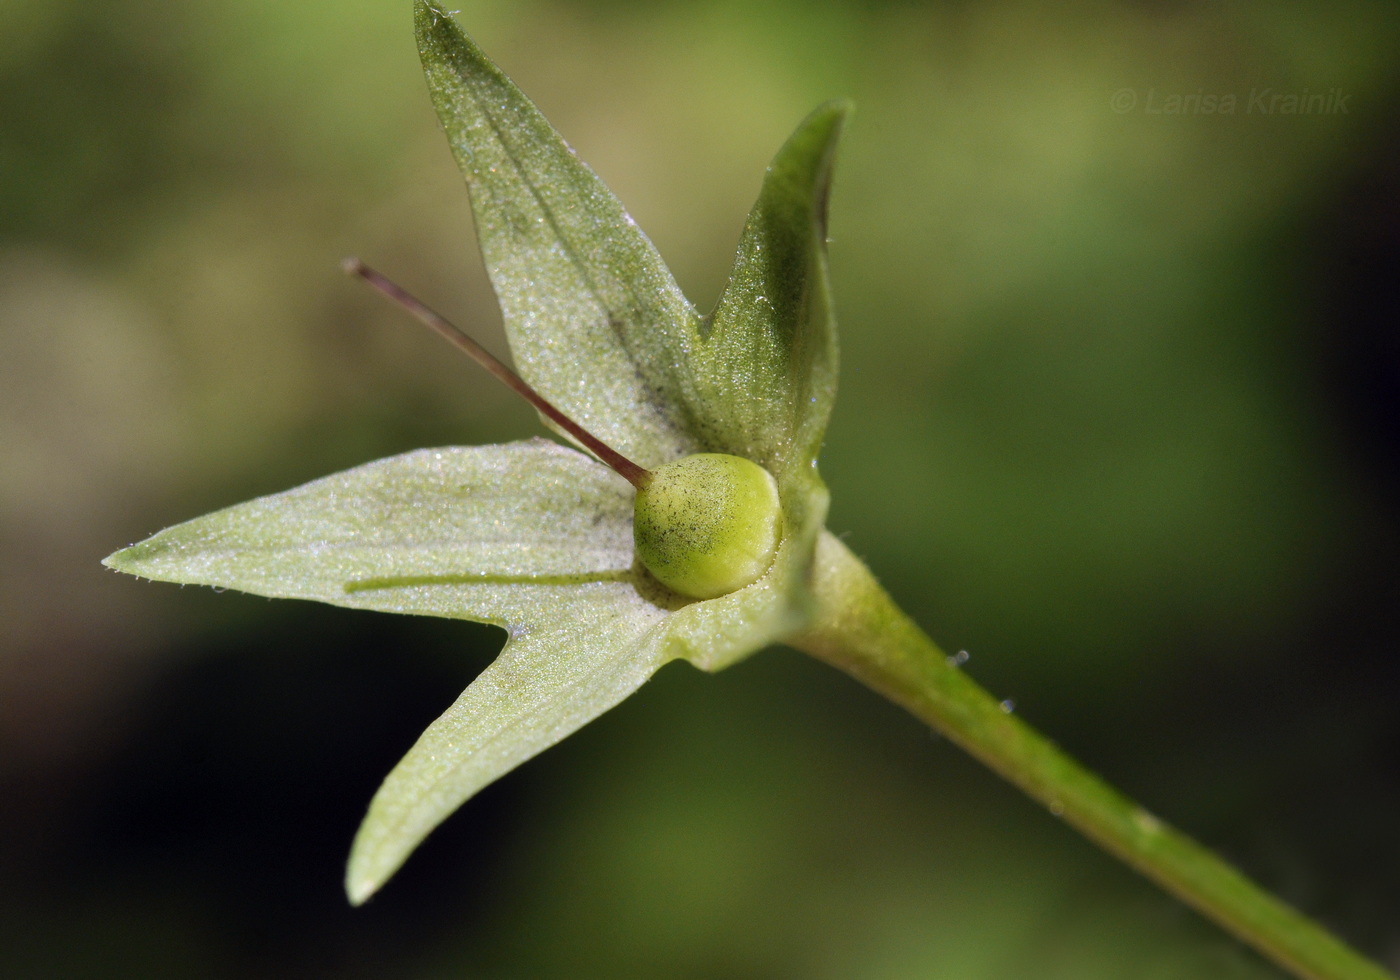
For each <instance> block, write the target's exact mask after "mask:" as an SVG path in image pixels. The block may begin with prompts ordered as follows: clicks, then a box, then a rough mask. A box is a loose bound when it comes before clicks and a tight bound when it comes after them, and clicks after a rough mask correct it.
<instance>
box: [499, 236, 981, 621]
mask: <svg viewBox="0 0 1400 980" xmlns="http://www.w3.org/2000/svg"><path fill="white" fill-rule="evenodd" d="M483 224H484V223H483ZM564 224H567V223H564ZM911 253H913V252H911ZM564 279H567V276H564ZM959 479H960V477H959ZM909 486H914V483H913V482H909ZM804 498H805V497H804ZM812 500H818V498H816V497H812ZM785 503H787V501H785ZM808 526H813V528H815V526H819V521H818V522H816V524H811V525H808ZM895 526H896V528H897V522H896V525H895ZM892 533H897V531H896V532H892ZM792 553H794V554H797V560H802V556H801V549H798V550H795V552H792ZM703 605H707V603H697V606H696V608H699V606H703ZM731 612H734V613H735V615H732V616H731V619H729V620H728V622H729V623H731V624H734V626H736V627H742V626H743V610H742V609H739V610H731ZM678 619H679V617H678ZM697 636H701V637H703V633H697Z"/></svg>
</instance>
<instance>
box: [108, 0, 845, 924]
mask: <svg viewBox="0 0 1400 980" xmlns="http://www.w3.org/2000/svg"><path fill="white" fill-rule="evenodd" d="M416 10H417V24H418V36H419V42H420V49H421V54H422V57H423V63H424V68H425V71H426V73H427V76H428V82H429V88H430V90H431V92H432V94H433V99H434V102H435V104H436V105H437V107H438V110H439V113H440V115H441V116H442V118H443V121H444V125H445V126H446V128H447V130H448V134H449V138H450V140H451V142H452V145H453V149H454V152H455V154H456V156H457V158H458V162H459V164H460V165H461V166H462V169H463V172H464V173H465V174H466V176H467V181H468V187H469V189H470V190H471V194H472V203H473V208H474V211H475V214H476V217H477V224H478V229H479V232H480V236H481V240H482V249H483V252H484V254H485V257H486V261H487V267H488V270H489V272H490V274H491V277H492V281H493V285H494V286H495V288H496V291H497V293H498V295H499V297H500V299H501V305H502V309H503V311H504V313H505V317H506V324H507V330H508V333H509V335H510V338H511V341H512V346H513V349H514V352H515V355H516V360H517V364H518V365H519V367H520V369H521V371H522V373H523V374H525V375H526V376H527V378H529V379H530V380H531V381H532V382H534V383H535V384H536V385H537V386H538V387H539V388H540V390H541V392H542V393H543V394H544V395H545V396H546V397H548V398H550V399H552V400H554V401H555V402H556V403H557V404H558V405H559V406H560V407H561V408H563V409H564V410H565V411H566V413H569V414H571V415H572V416H573V417H574V418H575V419H576V420H578V421H579V422H581V423H582V424H584V425H585V426H586V427H588V428H589V429H591V430H592V431H593V432H594V433H595V434H597V435H599V436H601V437H602V438H604V439H605V440H606V441H609V442H611V443H612V444H613V445H614V446H615V447H616V448H618V449H620V450H621V451H623V452H624V453H625V454H626V455H629V456H631V457H632V458H633V459H635V460H636V461H638V462H640V463H642V464H643V465H651V466H657V465H660V464H662V463H665V462H667V461H670V460H674V459H675V458H676V457H678V456H684V455H687V454H689V453H692V452H694V451H695V450H697V449H701V448H704V449H710V448H713V449H717V450H721V451H726V450H733V451H741V450H747V451H751V452H756V453H761V456H762V459H763V460H764V461H766V462H768V463H769V464H770V465H771V466H772V467H773V469H774V472H775V473H776V475H777V493H778V495H779V497H780V499H781V504H782V512H781V514H769V515H768V518H769V524H770V528H769V530H770V532H771V530H772V529H773V528H774V527H781V528H783V529H784V536H783V538H782V540H781V542H780V543H778V544H777V546H776V549H775V548H774V547H773V544H772V543H771V542H765V543H764V544H763V546H762V549H761V550H762V551H763V552H764V554H763V555H762V556H761V563H762V567H761V568H757V564H756V562H757V559H752V558H751V562H753V563H754V567H751V568H750V569H748V570H747V571H746V572H745V574H743V575H742V576H740V578H742V582H740V581H738V580H731V581H730V582H729V583H728V585H729V588H727V589H723V590H719V589H716V588H715V587H714V586H715V581H714V574H713V570H711V573H710V574H708V575H707V576H705V578H706V581H705V583H704V584H705V588H704V589H703V590H702V591H704V592H705V594H706V597H707V601H702V602H693V601H689V600H687V599H686V598H684V597H683V596H680V595H677V594H675V593H674V592H671V591H670V590H669V589H667V588H665V587H663V586H661V585H659V584H658V583H657V582H656V581H655V580H654V579H653V578H652V577H651V576H650V575H649V574H647V573H646V572H645V571H643V570H641V569H639V568H638V567H637V565H636V562H635V560H634V557H633V549H632V497H633V495H632V491H631V488H630V487H629V486H628V485H627V484H626V482H625V481H624V480H622V479H621V478H620V477H618V476H617V475H616V474H614V473H612V471H610V470H608V469H607V468H606V467H604V466H603V465H602V464H601V463H597V462H595V461H593V460H591V459H589V458H588V457H586V456H584V455H582V454H580V453H577V452H574V451H572V450H569V449H566V448H563V447H559V446H556V445H554V444H552V443H545V442H542V441H533V442H527V443H512V444H508V445H504V446H490V447H482V448H476V449H460V448H458V449H439V450H421V451H418V452H415V453H410V454H407V455H405V456H400V457H395V458H392V459H387V460H381V461H379V462H377V463H370V464H367V465H365V466H361V467H358V468H356V469H353V470H349V471H347V472H344V473H340V474H337V475H335V476H331V477H326V478H324V479H321V480H317V481H314V482H313V483H310V484H307V485H306V486H303V487H300V488H297V489H295V490H291V491H287V492H286V493H282V494H276V495H273V496H270V497H263V498H260V499H258V500H254V501H250V502H249V503H246V504H241V505H238V506H235V507H231V508H227V509H225V510H222V511H219V512H217V513H214V514H210V515H208V516H207V517H203V518H198V519H196V520H193V521H189V522H186V523H185V524H181V525H179V526H177V527H174V528H170V529H168V530H166V531H163V532H161V533H160V534H158V535H155V536H154V537H152V538H150V539H148V540H147V541H145V542H142V543H141V544H138V545H135V546H133V547H131V548H128V549H126V550H125V551H122V552H119V553H117V554H116V555H113V556H112V557H110V558H109V559H107V563H108V564H109V565H110V566H111V567H113V568H117V569H119V570H121V571H127V572H131V573H133V574H137V575H142V576H145V577H147V578H154V579H163V580H167V581H176V582H185V583H193V584H205V585H215V586H219V587H224V588H234V589H240V590H242V591H246V592H253V593H257V594H260V595H267V596H274V597H279V598H303V599H319V600H321V601H324V602H330V603H334V604H336V605H344V606H353V607H357V608H367V609H378V610H382V611H387V612H404V613H420V614H426V615H437V616H446V617H450V618H458V619H473V620H479V621H484V622H491V623H496V624H498V625H502V626H505V627H506V628H507V629H508V630H509V632H510V634H511V640H510V642H509V644H508V646H507V649H506V650H505V651H504V652H503V653H502V655H501V656H500V658H498V659H497V661H496V662H495V663H494V664H493V665H492V666H491V667H489V668H488V669H487V670H486V671H485V672H483V673H482V674H481V675H480V676H479V677H478V678H477V679H476V680H475V681H474V682H473V683H472V684H471V686H470V687H469V688H468V689H467V691H466V692H465V693H464V694H463V695H462V697H461V698H459V699H458V701H457V702H456V704H454V705H453V706H452V708H450V709H449V710H448V712H447V713H446V714H444V715H443V716H442V717H441V718H439V719H438V721H437V722H435V723H434V724H433V725H432V726H431V727H430V728H429V729H428V731H427V732H426V733H425V734H424V735H423V737H422V739H420V740H419V742H418V743H417V744H416V745H415V746H414V748H413V749H412V750H411V751H410V752H409V753H408V755H406V756H405V757H404V759H403V761H402V762H400V763H399V765H398V766H397V767H396V768H395V770H394V771H393V772H392V773H391V774H390V776H389V777H388V779H386V780H385V782H384V785H383V786H382V787H381V788H380V790H379V792H378V794H376V796H375V799H374V802H373V803H372V804H371V806H370V811H369V814H368V816H367V817H366V819H365V822H364V824H363V825H362V826H361V829H360V833H359V834H358V836H357V838H356V842H355V846H354V849H353V852H352V856H351V861H350V866H349V869H348V871H347V890H348V892H349V894H350V897H351V900H352V901H354V902H356V903H358V902H362V901H364V900H365V898H367V897H368V896H369V895H370V894H372V893H373V892H374V891H375V890H376V889H377V888H378V887H379V886H380V885H382V884H383V883H384V881H386V880H387V879H388V877H389V876H390V875H392V874H393V872H394V871H395V870H396V869H397V868H398V867H399V866H400V865H401V864H402V863H403V861H404V860H405V858H406V857H407V856H408V854H409V853H411V852H412V850H413V849H414V848H415V847H416V846H417V845H418V844H419V843H420V842H421V841H422V839H423V838H424V837H425V836H426V835H427V834H428V833H429V832H430V831H431V830H432V829H433V828H434V827H436V826H437V825H438V824H439V823H440V822H441V821H442V820H443V819H444V818H445V817H447V816H448V815H449V814H450V813H451V812H452V811H453V810H455V809H456V808H457V807H458V806H460V805H461V804H462V803H463V802H464V801H465V800H466V799H468V798H469V797H470V796H471V795H472V794H473V793H475V792H476V791H477V790H479V789H480V788H481V787H483V786H485V785H486V784H488V783H490V782H491V781H492V780H494V779H496V778H498V777H499V776H501V775H502V774H504V773H506V772H508V771H509V770H511V769H512V768H514V767H515V766H517V765H519V764H520V763H521V762H523V761H524V760H525V759H528V758H529V757H531V756H533V755H535V754H536V753H538V752H540V751H541V750H543V749H545V748H547V747H548V746H550V745H552V744H554V743H555V742H557V741H558V740H559V739H561V738H563V737H564V736H565V735H567V734H569V733H570V732H572V731H574V730H576V729H577V728H578V727H580V726H581V725H583V724H585V723H586V722H588V721H589V720H590V719H592V718H594V717H596V716H597V715H599V714H601V713H602V712H603V711H606V710H607V709H608V708H610V707H612V706H613V705H615V704H616V703H617V702H618V701H620V700H622V699H623V698H625V697H626V696H627V695H628V694H630V693H631V692H632V691H634V690H635V689H636V688H637V687H638V686H639V685H641V684H642V683H643V682H644V681H645V680H646V679H647V678H648V677H649V676H650V675H651V674H652V673H653V672H654V671H655V670H656V669H657V668H658V667H659V666H661V665H662V664H663V663H665V662H666V661H667V660H670V659H674V658H684V659H687V660H690V661H691V662H692V663H694V664H696V665H697V666H699V667H702V668H704V669H707V670H717V669H720V668H722V667H725V666H728V665H729V664H731V663H734V662H735V661H736V660H739V659H741V658H743V657H745V656H748V655H749V654H751V653H753V652H754V651H756V650H758V649H760V648H761V647H763V646H766V645H768V644H770V643H772V642H774V641H776V640H779V639H781V638H782V637H784V636H787V635H790V634H791V633H792V632H793V631H794V630H796V629H798V628H800V627H801V626H802V625H803V624H804V623H805V622H806V621H807V618H808V616H809V615H810V612H811V609H812V606H811V599H810V594H809V591H808V588H807V584H806V579H807V575H808V570H809V568H810V565H811V561H812V553H813V548H814V546H815V542H816V538H817V534H818V533H819V531H820V529H821V526H822V521H823V518H824V516H825V513H826V501H827V497H826V491H825V488H824V487H823V486H822V484H821V481H820V479H819V477H818V476H817V474H816V468H815V458H814V456H815V452H816V450H817V448H818V447H819V446H820V440H821V433H822V431H823V430H824V427H825V423H826V419H827V416H828V414H829V412H830V407H831V398H832V394H833V391H834V367H835V334H834V323H833V321H832V319H831V316H830V307H829V303H828V302H827V299H826V297H827V294H828V291H829V287H828V285H827V282H826V265H825V258H824V249H825V199H826V189H827V186H828V184H829V180H830V167H831V163H832V158H833V154H834V146H835V140H836V137H837V134H838V132H839V122H840V119H841V117H842V113H843V111H844V110H843V109H842V108H841V107H840V106H831V107H826V108H824V109H821V110H818V112H817V113H815V114H813V115H812V116H811V117H809V119H808V120H807V121H806V122H804V123H803V125H802V126H801V127H800V128H799V129H798V131H797V133H796V134H795V135H794V136H793V138H792V139H791V140H790V141H789V142H788V144H787V145H786V146H784V148H783V149H782V151H780V153H779V155H778V157H777V158H776V159H775V161H774V163H773V165H772V166H770V168H769V172H768V177H767V179H766V180H765V182H764V190H763V192H762V195H761V197H760V201H759V204H758V205H757V207H756V208H755V211H754V214H753V215H752V216H751V218H750V222H749V226H748V228H747V230H746V233H745V238H744V242H743V243H742V244H741V247H740V251H739V258H738V262H737V269H738V271H737V272H736V277H735V282H736V283H737V284H738V286H736V288H738V289H740V290H741V291H742V288H744V287H745V284H752V283H763V282H765V281H767V280H769V279H772V278H774V277H776V278H777V280H780V281H781V282H782V283H783V284H785V285H786V286H787V289H786V291H778V290H776V289H774V287H773V284H772V283H770V284H769V286H768V287H767V288H768V289H769V291H770V292H772V293H773V298H772V301H771V302H765V303H758V302H757V300H754V302H753V303H750V304H748V308H752V309H755V310H758V311H759V312H758V313H757V314H756V315H755V318H754V319H753V321H752V322H750V321H749V320H748V319H746V316H745V313H744V308H745V307H744V306H739V305H736V304H735V303H734V302H733V301H731V302H729V303H727V304H725V305H724V306H723V308H722V315H721V316H720V317H719V318H718V319H717V321H716V322H717V323H718V324H720V325H721V326H719V327H717V328H716V329H714V330H713V331H711V330H709V329H702V327H701V324H700V321H699V319H698V318H697V317H696V316H695V315H694V313H693V311H692V310H691V308H690V306H689V304H688V303H687V302H686V301H685V300H684V298H683V297H681V295H680V293H679V291H678V290H677V289H676V287H675V284H674V283H673V282H672V281H671V279H670V274H669V272H667V270H666V268H665V266H664V265H663V264H662V263H661V260H660V258H659V257H658V256H657V255H656V253H655V250H654V249H652V247H651V245H650V243H649V242H647V240H646V239H645V237H644V236H643V235H642V234H641V232H640V231H639V230H638V229H637V228H636V225H635V223H634V222H632V220H631V219H630V218H629V217H628V216H627V215H626V214H625V212H623V211H622V209H621V206H620V205H619V204H618V202H617V201H616V199H615V198H614V197H613V196H612V195H611V193H610V192H609V191H608V190H607V189H606V188H605V187H604V186H603V185H602V183H601V182H600V181H598V179H597V178H596V176H594V175H593V174H592V172H591V171H589V170H588V169H587V168H586V167H585V166H584V165H583V164H582V163H580V162H579V161H578V160H577V158H576V157H574V156H573V154H572V152H571V151H570V150H569V149H568V148H567V146H565V144H564V143H563V141H562V140H561V139H560V137H559V136H558V134H557V133H555V132H554V130H553V129H552V128H550V126H549V124H548V123H547V122H546V121H545V120H544V118H543V116H541V115H540V114H539V112H538V110H536V109H535V107H534V106H533V105H532V104H531V103H530V102H529V100H528V99H526V98H525V97H524V95H522V94H521V93H520V91H519V89H517V88H516V87H515V86H514V85H512V84H511V83H510V82H509V80H507V79H506V78H505V77H504V75H502V74H501V73H500V71H499V69H497V68H496V67H495V66H494V65H493V64H491V63H490V62H489V61H488V60H486V59H485V58H484V56H482V55H481V53H480V51H479V50H478V49H477V48H476V47H475V46H474V45H473V44H472V43H471V42H470V41H469V40H468V39H467V38H466V37H465V36H464V35H462V33H461V32H460V31H459V30H458V29H457V27H456V25H455V24H454V23H452V21H451V20H450V19H449V18H447V17H446V16H445V15H444V14H442V12H441V11H440V10H438V9H437V8H436V7H434V6H431V5H428V4H424V3H419V4H418V5H417V7H416ZM773 263H776V265H775V264H773ZM776 324H782V325H786V327H787V328H788V329H777V326H776ZM692 361H694V362H695V363H696V364H700V365H702V367H701V368H700V369H697V370H696V371H694V373H692V367H691V364H692ZM755 366H760V367H761V368H762V370H760V371H759V373H758V374H754V373H753V371H754V370H755V369H756V368H755ZM765 371H766V372H767V373H766V374H765V373H764V372H765ZM759 383H761V384H762V385H763V386H764V387H765V389H766V390H767V392H768V395H769V397H770V400H771V399H776V402H774V404H780V405H781V406H782V410H781V411H778V412H776V414H775V415H774V417H773V419H772V421H771V422H761V421H760V418H759V417H756V416H749V417H748V421H747V422H745V423H744V424H742V425H740V426H738V427H737V428H735V429H734V430H733V431H730V430H728V429H726V428H725V426H724V425H722V424H721V421H722V420H725V419H728V418H730V417H731V415H733V416H734V417H742V415H743V412H742V411H741V410H739V409H738V408H737V406H741V405H744V404H746V402H747V400H748V397H749V395H748V391H749V389H750V388H751V387H752V386H753V385H755V384H759ZM760 473H762V471H760ZM762 475H763V478H764V481H765V482H764V487H765V489H766V488H767V487H769V486H770V484H769V483H768V482H767V481H768V480H769V478H768V476H767V474H766V473H762ZM768 503H769V506H770V507H771V506H773V501H772V500H771V498H770V499H769V501H768ZM760 523H762V522H760ZM719 563H720V564H721V565H730V566H732V564H733V556H732V555H731V556H725V557H723V558H722V559H721V560H720V562H719ZM755 568H757V571H756V572H755V571H754V569H755ZM731 570H732V569H731ZM757 574H761V576H762V577H760V578H757V580H756V581H755V580H754V579H755V577H756V575H757ZM685 584H692V585H693V584H694V583H693V582H690V581H689V580H687V582H686V583H685ZM721 591H722V592H723V593H724V594H719V593H720V592H721Z"/></svg>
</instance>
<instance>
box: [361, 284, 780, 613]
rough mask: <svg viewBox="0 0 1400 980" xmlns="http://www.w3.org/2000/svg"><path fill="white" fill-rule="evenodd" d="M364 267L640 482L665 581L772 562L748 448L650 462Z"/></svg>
mask: <svg viewBox="0 0 1400 980" xmlns="http://www.w3.org/2000/svg"><path fill="white" fill-rule="evenodd" d="M345 271H346V272H348V273H349V274H350V275H353V276H359V277H360V278H361V279H363V280H365V281H366V282H367V283H369V284H370V285H371V286H373V287H374V288H375V289H377V290H379V291H380V292H381V293H383V294H384V295H385V296H387V297H388V298H389V299H391V300H393V301H394V302H395V303H397V304H399V305H400V306H402V307H403V308H404V309H406V310H407V311H408V312H409V313H411V314H413V316H415V317H417V318H418V319H419V320H421V321H422V322H423V323H424V324H426V325H427V326H428V327H430V328H432V329H433V330H435V331H436V332H437V333H439V334H441V335H442V336H443V337H444V338H446V339H447V340H448V341H449V342H450V343H452V344H454V345H456V346H457V347H458V348H460V349H461V350H462V351H463V352H465V353H466V354H467V355H468V356H469V357H471V358H472V359H473V360H474V361H476V362H477V363H478V364H480V365H481V366H482V367H484V368H485V369H486V370H488V371H490V372H491V373H492V374H493V375H495V376H496V378H497V379H499V380H500V381H501V382H502V383H503V384H504V385H505V386H506V387H508V388H510V389H511V390H512V391H514V392H515V393H516V394H518V395H520V397H522V398H524V399H525V400H526V401H527V402H529V403H530V404H531V405H533V406H535V408H536V409H538V410H539V411H540V413H541V414H542V415H544V416H545V417H546V418H548V419H549V420H550V421H552V422H553V423H554V424H555V425H557V426H558V427H559V428H560V429H562V430H564V431H565V432H568V433H569V434H570V435H572V436H573V437H574V438H575V439H577V440H578V441H579V443H580V444H581V445H584V446H586V447H588V449H589V451H590V452H592V453H593V454H594V455H595V456H597V457H598V458H599V459H600V460H602V461H603V462H604V463H606V464H607V465H608V466H611V467H612V468H613V469H614V470H616V471H617V473H618V475H620V476H621V477H622V478H623V479H625V480H627V481H628V482H629V483H631V484H632V486H634V487H636V488H637V502H636V505H635V509H634V511H633V515H632V537H633V540H634V541H635V542H636V547H637V557H638V558H639V559H640V560H641V563H642V564H643V565H644V566H646V569H647V571H649V572H651V574H652V575H653V576H655V578H656V580H657V581H658V582H660V583H661V584H662V585H664V586H666V587H667V588H669V589H671V590H672V591H674V592H679V593H680V594H681V595H684V596H689V597H690V598H692V599H716V598H718V597H719V596H722V595H728V594H729V593H731V592H737V591H738V590H739V589H742V588H743V587H744V586H746V585H750V584H752V583H754V582H756V581H758V579H759V578H760V577H761V576H762V575H763V573H764V572H766V571H768V567H769V566H770V565H772V564H773V556H774V555H775V554H777V551H778V541H779V539H781V537H782V533H783V511H782V506H781V505H780V504H779V502H778V484H777V483H776V482H775V481H774V480H773V476H772V474H770V473H769V472H768V471H767V470H765V469H764V468H763V467H762V466H759V465H758V464H757V463H755V462H752V461H751V460H747V459H744V458H743V457H742V456H729V455H726V454H724V453H696V454H695V455H694V456H686V457H684V458H682V459H678V460H675V461H674V462H670V463H666V464H664V465H662V466H658V467H657V468H656V469H654V470H647V469H644V468H643V467H641V466H638V465H637V464H636V463H634V462H632V461H631V460H630V459H628V458H627V457H625V456H623V455H622V454H621V453H619V452H618V451H617V450H615V449H613V448H612V447H611V446H609V445H608V444H607V443H605V442H603V441H602V440H601V439H599V438H598V437H597V436H595V435H593V434H592V433H590V432H589V431H588V430H587V429H585V428H583V426H581V425H579V424H578V423H577V422H575V421H574V420H573V419H571V418H569V417H568V416H567V415H565V414H564V413H563V412H561V411H559V409H557V408H555V407H554V406H553V405H552V404H550V403H549V401H547V400H546V399H545V398H544V397H543V396H542V395H541V394H540V393H539V392H537V391H536V390H535V389H534V388H532V387H530V385H528V384H526V383H525V381H524V380H523V379H522V378H521V377H520V376H519V375H518V374H516V373H515V372H514V371H512V370H511V369H510V368H508V367H506V366H505V365H504V364H502V363H501V362H500V361H499V360H497V359H496V358H495V357H494V356H492V355H491V354H490V353H489V352H488V351H486V350H485V349H484V348H483V347H482V346H481V345H480V344H478V343H477V342H476V341H475V340H472V339H471V337H468V336H467V335H466V334H464V333H462V331H460V330H458V329H457V328H456V327H454V326H453V325H452V324H450V323H448V322H447V321H446V320H444V319H443V318H442V317H440V316H438V315H437V314H436V313H434V312H433V311H432V310H430V309H428V308H427V307H426V306H424V305H423V304H422V303H421V302H419V301H418V300H417V299H415V298H414V297H412V296H410V295H409V294H408V293H406V292H404V290H403V289H402V288H401V287H399V286H398V285H396V284H394V283H393V282H391V281H390V280H388V279H386V278H384V277H383V276H381V275H380V274H379V273H377V272H375V271H374V270H373V269H371V268H370V267H369V266H367V265H365V264H364V263H363V262H361V261H360V260H359V259H346V260H345Z"/></svg>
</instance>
